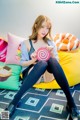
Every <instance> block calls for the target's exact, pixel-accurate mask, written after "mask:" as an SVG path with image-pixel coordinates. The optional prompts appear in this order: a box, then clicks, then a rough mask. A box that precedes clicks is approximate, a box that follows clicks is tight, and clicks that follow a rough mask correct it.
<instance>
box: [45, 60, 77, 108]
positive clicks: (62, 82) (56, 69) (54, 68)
mask: <svg viewBox="0 0 80 120" xmlns="http://www.w3.org/2000/svg"><path fill="white" fill-rule="evenodd" d="M47 70H48V71H49V72H51V73H53V75H54V77H55V79H56V81H57V83H58V84H59V86H60V87H61V89H62V90H63V91H64V93H65V95H66V98H67V101H68V104H69V106H70V107H75V103H74V100H73V98H72V95H71V92H70V88H69V84H68V81H67V78H66V76H65V74H64V72H63V69H62V68H61V66H60V64H59V63H58V61H57V60H56V59H55V58H50V59H49V60H48V67H47Z"/></svg>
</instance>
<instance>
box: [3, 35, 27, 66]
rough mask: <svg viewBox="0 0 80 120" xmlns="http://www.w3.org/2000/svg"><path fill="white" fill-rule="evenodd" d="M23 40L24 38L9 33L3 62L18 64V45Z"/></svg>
mask: <svg viewBox="0 0 80 120" xmlns="http://www.w3.org/2000/svg"><path fill="white" fill-rule="evenodd" d="M24 40H25V38H21V37H19V36H16V35H13V34H11V33H9V34H8V47H7V55H6V61H5V62H6V63H7V64H20V63H19V62H20V55H21V53H20V43H21V42H22V41H24Z"/></svg>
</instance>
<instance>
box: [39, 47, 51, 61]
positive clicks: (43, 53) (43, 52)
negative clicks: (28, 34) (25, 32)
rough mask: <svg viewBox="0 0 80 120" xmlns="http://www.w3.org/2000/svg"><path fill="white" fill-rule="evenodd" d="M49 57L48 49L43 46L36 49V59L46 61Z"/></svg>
mask: <svg viewBox="0 0 80 120" xmlns="http://www.w3.org/2000/svg"><path fill="white" fill-rule="evenodd" d="M49 58H50V51H49V50H48V49H47V48H45V47H41V48H39V49H38V50H37V59H38V60H44V61H47V60H49Z"/></svg>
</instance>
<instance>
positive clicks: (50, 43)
mask: <svg viewBox="0 0 80 120" xmlns="http://www.w3.org/2000/svg"><path fill="white" fill-rule="evenodd" d="M48 44H49V45H51V46H53V54H54V56H55V58H56V59H57V61H59V56H58V52H57V47H56V45H55V42H54V41H51V40H48Z"/></svg>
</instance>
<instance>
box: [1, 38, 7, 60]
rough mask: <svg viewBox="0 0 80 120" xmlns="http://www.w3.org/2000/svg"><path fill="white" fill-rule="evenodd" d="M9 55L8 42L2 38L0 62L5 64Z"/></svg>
mask: <svg viewBox="0 0 80 120" xmlns="http://www.w3.org/2000/svg"><path fill="white" fill-rule="evenodd" d="M6 53H7V42H6V41H5V40H4V39H3V38H0V62H5V59H6Z"/></svg>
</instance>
